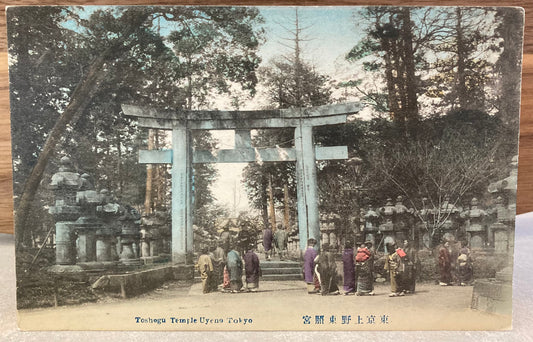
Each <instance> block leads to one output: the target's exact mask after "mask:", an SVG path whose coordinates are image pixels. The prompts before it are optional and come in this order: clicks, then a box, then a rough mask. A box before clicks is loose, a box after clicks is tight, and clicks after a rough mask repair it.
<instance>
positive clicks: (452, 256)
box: [437, 240, 474, 286]
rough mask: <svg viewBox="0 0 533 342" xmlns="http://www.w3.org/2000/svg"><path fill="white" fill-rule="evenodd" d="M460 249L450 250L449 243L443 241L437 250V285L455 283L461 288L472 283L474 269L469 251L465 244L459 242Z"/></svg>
mask: <svg viewBox="0 0 533 342" xmlns="http://www.w3.org/2000/svg"><path fill="white" fill-rule="evenodd" d="M460 244H461V245H460V248H459V249H458V250H457V249H455V248H452V246H451V244H450V242H449V241H446V240H444V241H443V243H442V244H441V245H440V246H439V248H438V256H437V258H438V260H437V264H438V269H439V279H438V281H439V284H440V285H441V286H449V285H453V283H457V284H458V285H461V286H466V285H469V284H470V283H471V282H472V279H473V275H474V269H473V265H472V257H471V255H470V249H469V248H468V247H467V244H466V242H464V241H462V242H460Z"/></svg>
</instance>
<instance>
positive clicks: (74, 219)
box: [49, 157, 141, 267]
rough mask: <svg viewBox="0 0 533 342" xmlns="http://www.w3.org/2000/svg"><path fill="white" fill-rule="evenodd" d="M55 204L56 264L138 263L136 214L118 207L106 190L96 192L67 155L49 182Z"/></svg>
mask: <svg viewBox="0 0 533 342" xmlns="http://www.w3.org/2000/svg"><path fill="white" fill-rule="evenodd" d="M50 187H51V189H52V190H53V192H54V195H55V203H54V205H53V206H51V207H50V208H49V213H50V214H51V215H52V216H53V217H54V219H55V222H56V223H55V228H56V264H57V265H85V266H88V267H90V266H95V267H100V266H102V265H116V264H123V265H137V264H139V263H140V257H141V255H140V254H139V244H140V229H139V225H140V218H141V217H140V215H139V213H138V212H137V211H136V210H135V209H134V208H132V207H130V206H122V205H120V204H119V203H117V200H116V198H114V196H113V195H112V194H111V193H110V192H109V191H108V190H106V189H103V190H101V191H99V192H98V191H96V190H95V188H94V186H93V184H92V183H91V181H90V176H89V175H88V174H82V175H80V174H79V173H77V172H75V171H74V170H73V168H72V164H71V161H70V159H69V158H68V157H63V158H61V160H60V168H59V170H58V172H57V173H55V174H54V175H53V176H52V181H51V184H50Z"/></svg>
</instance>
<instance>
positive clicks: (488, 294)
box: [471, 279, 513, 315]
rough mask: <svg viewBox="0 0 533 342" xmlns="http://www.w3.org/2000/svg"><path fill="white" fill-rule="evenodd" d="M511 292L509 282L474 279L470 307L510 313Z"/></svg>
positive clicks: (491, 311)
mask: <svg viewBox="0 0 533 342" xmlns="http://www.w3.org/2000/svg"><path fill="white" fill-rule="evenodd" d="M512 292H513V287H512V284H511V283H510V282H504V281H501V280H499V279H480V280H476V281H475V283H474V291H473V295H472V305H471V308H472V309H475V310H480V311H485V312H490V313H496V314H500V315H511V314H512V298H513V297H512Z"/></svg>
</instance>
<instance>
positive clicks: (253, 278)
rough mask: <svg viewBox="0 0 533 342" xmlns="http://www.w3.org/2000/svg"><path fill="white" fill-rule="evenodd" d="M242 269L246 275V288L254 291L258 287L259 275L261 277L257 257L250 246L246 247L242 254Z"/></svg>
mask: <svg viewBox="0 0 533 342" xmlns="http://www.w3.org/2000/svg"><path fill="white" fill-rule="evenodd" d="M244 270H245V275H246V289H247V290H248V291H252V292H255V291H257V289H258V288H259V277H261V266H260V264H259V257H258V256H257V254H255V253H254V251H253V250H252V248H251V247H250V248H248V251H247V252H246V254H244Z"/></svg>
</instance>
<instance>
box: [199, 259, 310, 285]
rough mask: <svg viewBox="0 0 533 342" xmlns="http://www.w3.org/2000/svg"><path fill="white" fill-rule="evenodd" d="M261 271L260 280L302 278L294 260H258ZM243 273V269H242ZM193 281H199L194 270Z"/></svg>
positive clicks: (297, 263) (297, 264) (300, 270)
mask: <svg viewBox="0 0 533 342" xmlns="http://www.w3.org/2000/svg"><path fill="white" fill-rule="evenodd" d="M260 264H261V272H262V273H263V276H262V277H261V281H286V280H302V279H303V278H302V268H301V267H300V263H299V262H296V261H279V260H271V261H266V260H264V259H263V260H260ZM243 275H244V270H243ZM194 278H195V281H200V275H199V274H198V272H195V277H194Z"/></svg>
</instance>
